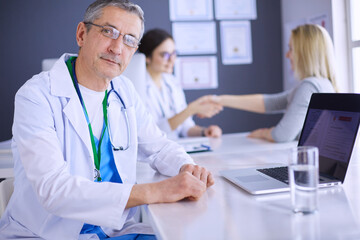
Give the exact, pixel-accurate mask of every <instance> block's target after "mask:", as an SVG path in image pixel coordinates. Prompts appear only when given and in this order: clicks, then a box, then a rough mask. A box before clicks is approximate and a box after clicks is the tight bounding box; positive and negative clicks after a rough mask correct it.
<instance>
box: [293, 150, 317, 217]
mask: <svg viewBox="0 0 360 240" xmlns="http://www.w3.org/2000/svg"><path fill="white" fill-rule="evenodd" d="M289 183H290V192H291V204H292V209H293V211H294V212H295V213H303V214H308V213H313V212H315V211H316V210H317V208H318V193H317V192H318V184H319V150H318V148H317V147H311V146H308V147H295V148H292V149H291V152H290V157H289Z"/></svg>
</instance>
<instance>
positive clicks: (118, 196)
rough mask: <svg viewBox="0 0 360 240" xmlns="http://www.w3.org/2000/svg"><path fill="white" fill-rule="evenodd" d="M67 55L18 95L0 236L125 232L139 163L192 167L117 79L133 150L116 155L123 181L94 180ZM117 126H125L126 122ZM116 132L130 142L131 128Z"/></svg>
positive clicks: (164, 169) (167, 169) (168, 170)
mask: <svg viewBox="0 0 360 240" xmlns="http://www.w3.org/2000/svg"><path fill="white" fill-rule="evenodd" d="M68 58H69V55H68V54H64V55H63V56H62V57H61V58H60V59H59V60H58V61H57V62H56V63H55V65H54V67H53V68H52V69H51V70H50V71H48V72H41V73H40V74H38V75H35V76H33V77H32V79H30V80H29V81H27V82H26V83H25V84H24V86H22V87H21V88H20V90H19V91H18V92H17V94H16V97H15V115H14V124H13V146H12V148H13V155H14V162H15V163H14V173H15V183H14V187H15V188H14V193H13V195H12V197H11V199H10V201H9V204H8V206H7V209H6V211H5V213H4V215H3V217H2V219H1V221H0V239H4V238H5V239H8V238H10V237H15V236H18V237H23V238H25V237H38V238H40V239H41V238H43V239H51V240H57V239H59V240H64V239H66V240H71V239H78V238H79V233H80V230H81V228H82V226H83V224H84V223H88V224H93V225H99V226H102V227H104V228H105V229H117V230H120V229H122V228H123V226H124V224H125V225H126V226H128V225H131V224H130V223H131V221H130V218H131V215H132V213H131V212H132V211H130V210H129V209H125V206H126V203H127V201H128V198H129V194H130V191H131V189H132V186H133V184H134V183H135V181H136V160H137V158H138V159H139V160H140V161H146V162H148V163H150V165H151V167H152V168H154V169H156V170H158V171H159V172H160V173H162V174H165V175H169V176H174V175H176V174H177V173H178V171H179V169H180V167H181V166H182V165H183V164H185V163H193V161H192V159H191V158H190V157H189V156H188V155H187V154H186V153H185V152H184V150H183V149H182V148H181V147H180V146H179V145H177V144H176V143H174V142H172V141H169V140H167V139H166V137H165V134H163V132H161V131H160V130H159V129H158V128H157V127H156V124H155V123H154V122H153V120H152V118H151V117H150V115H149V114H148V112H147V111H146V109H145V107H144V106H143V104H142V102H141V101H140V99H139V97H138V95H137V93H136V91H135V89H134V87H133V85H132V84H131V82H130V81H129V80H128V79H126V78H124V77H117V78H115V79H113V83H114V88H115V89H116V90H117V91H118V92H119V93H120V95H121V97H122V99H123V100H124V102H125V105H126V106H127V108H128V117H129V122H130V129H131V130H130V131H131V140H130V148H129V149H128V150H126V151H115V152H113V154H114V158H115V163H116V167H117V170H118V172H119V174H120V176H121V178H122V180H123V184H118V183H110V182H102V183H96V182H94V181H93V180H94V158H93V152H92V148H91V143H90V137H89V130H88V127H87V123H86V120H85V116H84V113H83V110H82V107H81V104H80V101H79V98H78V95H77V94H76V91H75V88H74V85H73V82H72V80H71V76H70V74H69V72H68V69H67V67H66V64H65V61H66V60H67V59H68ZM119 122H120V124H122V125H124V118H121V119H120V120H119ZM121 122H122V123H121ZM118 134H119V136H117V137H121V139H123V141H126V139H127V134H126V128H124V129H123V131H122V132H121V131H119V132H118ZM138 153H139V155H138ZM121 234H122V232H121V231H120V232H119V235H121Z"/></svg>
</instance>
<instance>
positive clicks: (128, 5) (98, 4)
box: [83, 0, 145, 40]
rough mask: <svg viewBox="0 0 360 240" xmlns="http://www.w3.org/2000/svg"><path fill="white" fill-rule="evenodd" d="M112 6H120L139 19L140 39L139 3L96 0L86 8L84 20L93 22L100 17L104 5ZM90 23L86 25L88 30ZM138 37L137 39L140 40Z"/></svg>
mask: <svg viewBox="0 0 360 240" xmlns="http://www.w3.org/2000/svg"><path fill="white" fill-rule="evenodd" d="M108 6H113V7H118V8H121V9H123V10H125V11H127V12H129V13H133V14H135V15H136V16H138V17H139V18H140V20H141V32H140V39H141V38H142V36H143V35H144V28H145V27H144V21H145V20H144V12H143V10H142V9H141V7H140V6H139V5H136V4H134V3H132V2H130V1H128V0H96V1H95V2H93V3H92V4H91V5H90V6H89V7H88V8H87V9H86V12H85V15H84V20H83V21H84V22H94V21H95V20H96V19H98V18H100V17H101V14H102V10H103V9H104V8H105V7H108ZM90 28H91V25H87V29H88V30H90ZM140 39H139V40H140Z"/></svg>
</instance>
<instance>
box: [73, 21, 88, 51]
mask: <svg viewBox="0 0 360 240" xmlns="http://www.w3.org/2000/svg"><path fill="white" fill-rule="evenodd" d="M86 33H87V28H86V25H85V23H83V22H80V23H79V24H78V26H77V29H76V42H77V44H78V46H79V47H80V48H81V47H82V46H83V45H84V40H85V39H84V38H85V36H86Z"/></svg>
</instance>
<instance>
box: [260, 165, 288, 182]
mask: <svg viewBox="0 0 360 240" xmlns="http://www.w3.org/2000/svg"><path fill="white" fill-rule="evenodd" d="M256 170H257V171H259V172H261V173H263V174H265V175H268V176H269V177H272V178H275V179H276V180H279V181H281V182H283V183H286V184H288V183H289V175H288V168H287V167H275V168H262V169H256Z"/></svg>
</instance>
